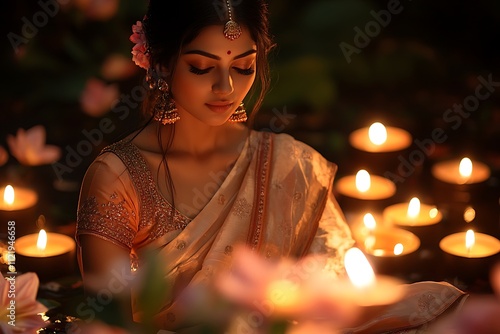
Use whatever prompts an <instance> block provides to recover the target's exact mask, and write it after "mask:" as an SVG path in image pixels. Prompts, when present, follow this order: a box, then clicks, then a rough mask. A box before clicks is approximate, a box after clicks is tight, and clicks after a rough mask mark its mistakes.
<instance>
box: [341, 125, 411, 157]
mask: <svg viewBox="0 0 500 334" xmlns="http://www.w3.org/2000/svg"><path fill="white" fill-rule="evenodd" d="M411 140H412V137H411V135H410V133H409V132H408V131H405V130H403V129H399V128H395V127H386V126H384V125H383V124H382V123H380V122H375V123H373V124H372V125H371V126H370V127H367V128H361V129H358V130H355V131H353V132H352V133H351V134H350V135H349V143H350V144H351V145H352V146H353V147H354V148H356V149H358V150H361V151H366V152H394V151H400V150H403V149H405V148H408V147H409V146H410V145H411Z"/></svg>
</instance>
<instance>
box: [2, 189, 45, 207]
mask: <svg viewBox="0 0 500 334" xmlns="http://www.w3.org/2000/svg"><path fill="white" fill-rule="evenodd" d="M37 201H38V196H37V194H36V193H35V192H34V191H33V190H30V189H26V188H21V187H16V188H14V187H13V186H11V185H10V184H9V185H7V186H6V187H5V188H4V191H3V197H2V200H1V201H0V210H4V211H17V210H24V209H28V208H31V207H33V206H34V205H35V204H36V203H37Z"/></svg>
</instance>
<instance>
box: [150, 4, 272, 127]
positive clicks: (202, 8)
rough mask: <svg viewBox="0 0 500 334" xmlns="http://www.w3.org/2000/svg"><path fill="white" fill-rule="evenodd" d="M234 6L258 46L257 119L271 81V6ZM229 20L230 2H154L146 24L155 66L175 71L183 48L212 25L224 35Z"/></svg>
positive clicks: (238, 21)
mask: <svg viewBox="0 0 500 334" xmlns="http://www.w3.org/2000/svg"><path fill="white" fill-rule="evenodd" d="M230 4H231V13H232V18H233V20H234V21H236V22H237V23H238V24H240V25H242V26H245V27H246V28H247V29H248V30H249V31H250V34H251V36H252V38H253V40H254V41H255V43H256V44H257V58H256V68H257V72H256V80H255V81H256V84H254V86H253V87H252V92H251V95H252V94H254V93H255V91H256V90H259V91H260V92H259V95H258V97H257V99H256V100H255V103H254V107H253V111H252V113H251V116H250V117H251V118H252V119H253V117H254V116H255V112H256V111H257V110H258V109H259V107H260V106H261V104H262V100H263V99H264V96H265V94H266V92H267V89H268V88H269V81H270V79H269V64H268V60H267V56H268V54H269V51H270V50H271V49H272V47H273V42H272V38H271V36H270V34H269V21H268V6H267V3H266V2H265V1H263V0H233V1H230ZM228 18H229V15H228V8H227V5H226V0H178V1H167V0H150V2H149V7H148V11H147V14H146V16H145V19H144V22H143V25H144V32H145V35H146V39H147V43H148V47H149V52H150V63H151V66H155V65H162V66H165V67H166V68H168V69H172V68H173V66H174V65H175V63H176V61H177V59H178V57H179V52H180V50H181V48H182V46H183V45H185V44H188V43H190V42H191V41H192V40H194V39H195V38H196V36H197V35H198V34H199V33H200V31H201V30H202V29H203V28H205V27H207V26H210V25H221V34H222V26H223V25H224V24H225V23H226V22H227V21H228ZM256 86H257V87H256ZM146 107H148V106H147V105H146ZM147 109H150V108H147ZM145 112H146V113H150V112H151V111H148V110H145ZM252 116H253V117H252Z"/></svg>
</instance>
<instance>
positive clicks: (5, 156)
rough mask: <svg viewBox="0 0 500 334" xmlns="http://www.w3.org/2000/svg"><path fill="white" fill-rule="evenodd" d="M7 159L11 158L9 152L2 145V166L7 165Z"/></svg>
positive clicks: (0, 154) (0, 164) (0, 152)
mask: <svg viewBox="0 0 500 334" xmlns="http://www.w3.org/2000/svg"><path fill="white" fill-rule="evenodd" d="M7 160H9V154H8V153H7V150H6V149H5V148H4V147H3V146H1V145H0V166H3V165H5V164H6V163H7Z"/></svg>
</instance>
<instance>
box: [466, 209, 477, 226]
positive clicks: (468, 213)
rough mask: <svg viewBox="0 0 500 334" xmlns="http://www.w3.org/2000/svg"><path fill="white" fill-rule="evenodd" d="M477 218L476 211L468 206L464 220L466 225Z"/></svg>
mask: <svg viewBox="0 0 500 334" xmlns="http://www.w3.org/2000/svg"><path fill="white" fill-rule="evenodd" d="M475 218H476V210H474V208H473V207H472V206H468V207H466V208H465V210H464V220H465V222H466V223H470V222H471V221H473V220H474V219H475Z"/></svg>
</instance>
